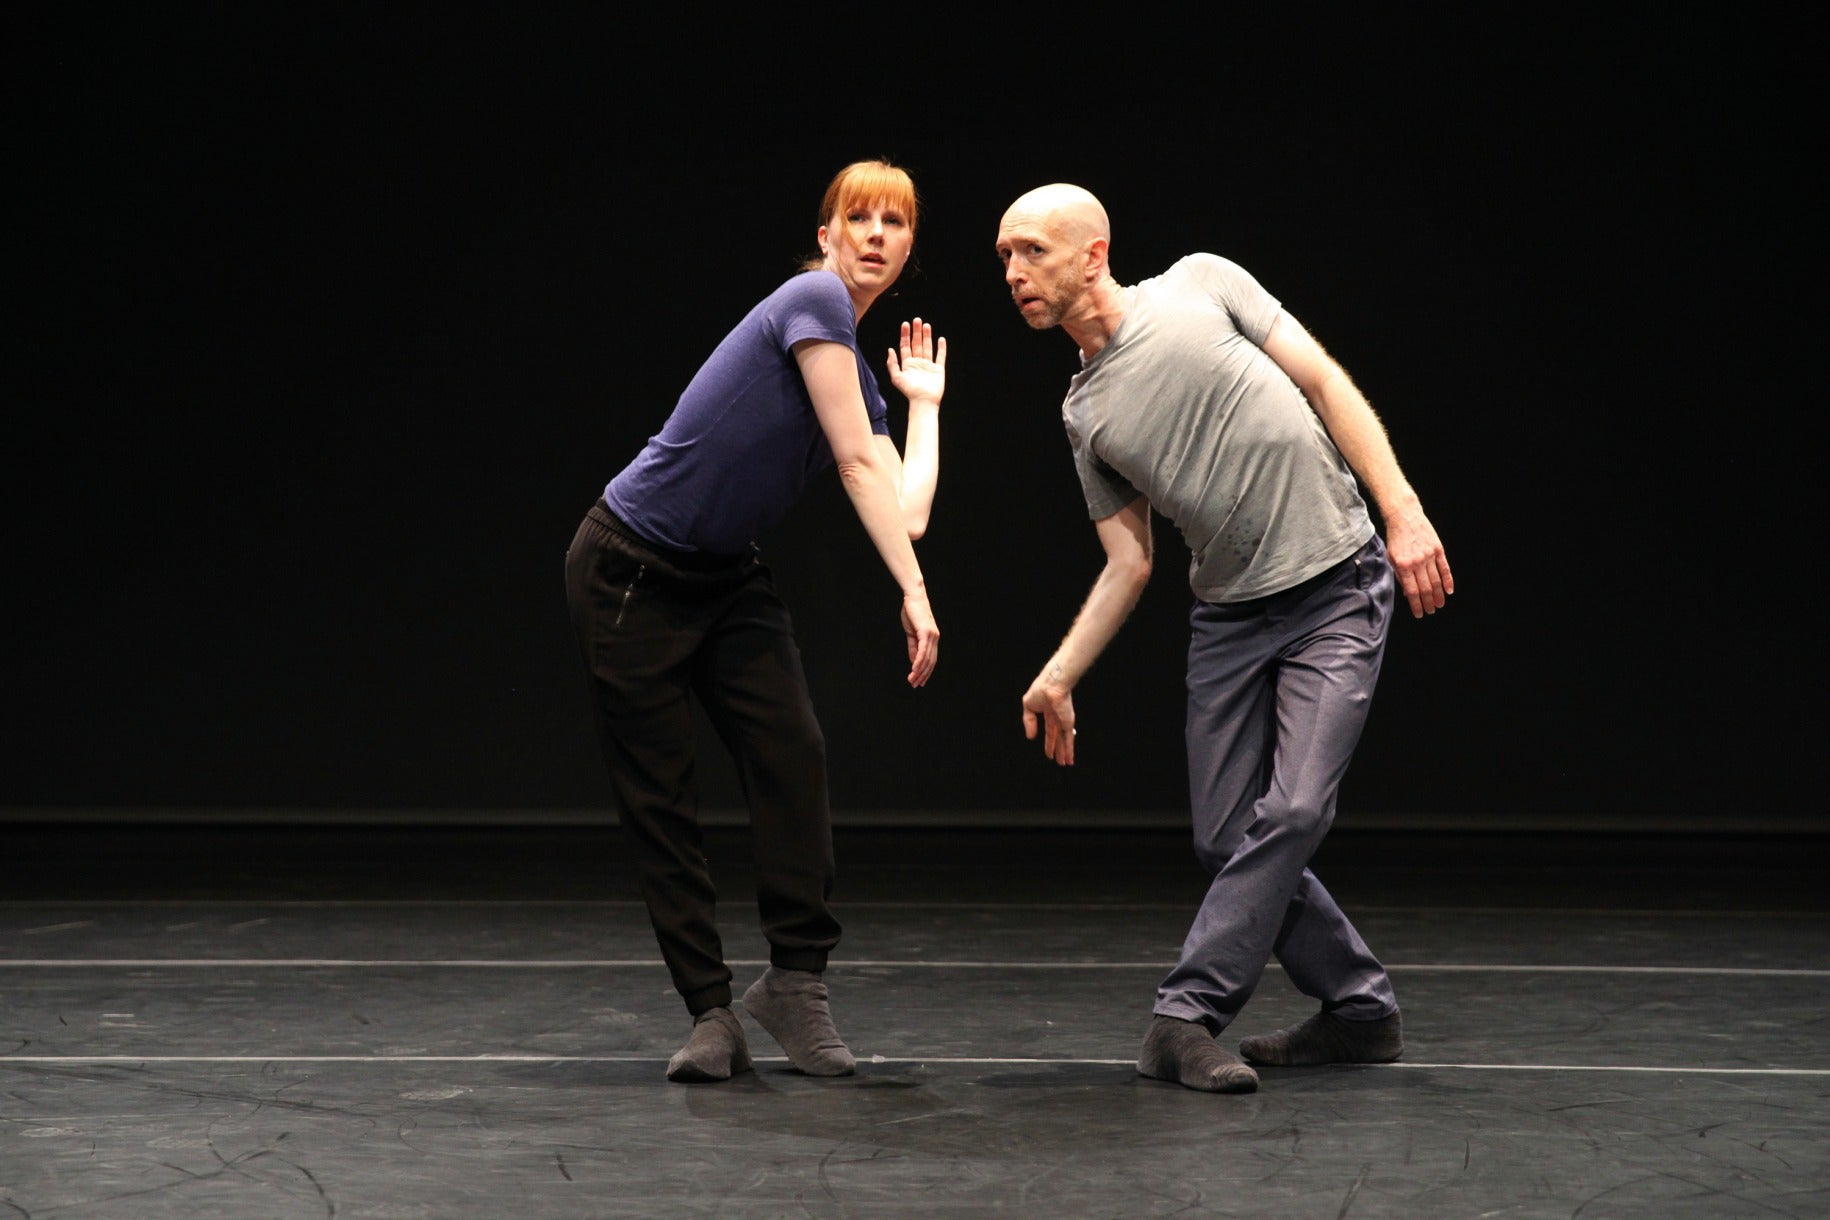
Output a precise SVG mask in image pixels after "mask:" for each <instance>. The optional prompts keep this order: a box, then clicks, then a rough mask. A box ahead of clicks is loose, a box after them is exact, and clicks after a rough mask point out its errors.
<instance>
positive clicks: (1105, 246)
mask: <svg viewBox="0 0 1830 1220" xmlns="http://www.w3.org/2000/svg"><path fill="white" fill-rule="evenodd" d="M1111 248H1112V242H1111V239H1110V238H1105V237H1095V238H1093V239H1092V240H1090V241H1088V242H1087V279H1088V280H1089V281H1098V280H1099V279H1100V278H1102V277H1103V276H1104V275H1105V274H1106V254H1107V253H1108V252H1109V251H1110V250H1111Z"/></svg>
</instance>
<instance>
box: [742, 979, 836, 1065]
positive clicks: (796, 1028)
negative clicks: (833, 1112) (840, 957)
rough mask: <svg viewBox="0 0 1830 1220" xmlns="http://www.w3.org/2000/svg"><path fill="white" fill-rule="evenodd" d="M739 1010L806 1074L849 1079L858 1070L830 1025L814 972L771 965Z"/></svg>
mask: <svg viewBox="0 0 1830 1220" xmlns="http://www.w3.org/2000/svg"><path fill="white" fill-rule="evenodd" d="M743 1010H744V1011H745V1012H747V1013H749V1014H750V1015H751V1016H752V1017H754V1018H755V1019H756V1023H757V1024H758V1025H760V1026H762V1027H763V1028H764V1029H766V1030H768V1031H769V1036H770V1037H771V1038H774V1039H775V1040H776V1041H777V1042H779V1043H781V1044H782V1049H783V1050H785V1051H787V1052H788V1059H789V1061H790V1062H792V1063H793V1064H794V1066H795V1067H797V1068H799V1069H800V1070H801V1071H803V1072H805V1073H807V1074H808V1075H809V1076H849V1075H851V1074H852V1073H853V1072H854V1071H856V1070H857V1066H858V1065H857V1061H856V1060H854V1059H853V1058H852V1055H851V1052H850V1051H849V1050H847V1049H845V1043H844V1041H842V1040H841V1039H840V1037H839V1031H838V1030H837V1029H836V1028H834V1026H833V1023H832V1008H831V1006H830V1004H829V1003H828V1002H827V997H826V983H825V981H824V980H823V979H822V978H821V977H820V976H819V974H818V973H816V972H814V971H812V970H783V969H781V968H780V967H779V966H770V967H769V968H768V969H767V970H765V971H763V974H762V977H761V978H759V979H757V980H756V981H755V982H754V983H751V984H750V989H749V990H748V991H746V992H744V993H743Z"/></svg>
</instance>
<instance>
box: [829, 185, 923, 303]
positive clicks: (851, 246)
mask: <svg viewBox="0 0 1830 1220" xmlns="http://www.w3.org/2000/svg"><path fill="white" fill-rule="evenodd" d="M914 248H915V233H914V231H913V230H912V229H910V228H909V223H908V217H906V216H904V215H903V214H902V213H901V212H900V211H899V210H897V209H896V208H893V207H890V206H888V205H886V204H884V203H881V202H879V203H874V204H871V205H870V206H868V207H867V206H865V205H863V204H855V205H853V206H852V207H851V208H850V209H849V210H848V211H846V212H845V213H844V214H842V215H841V214H839V213H834V214H833V216H832V218H831V219H829V220H828V221H827V222H826V223H825V224H823V225H821V226H820V250H821V251H822V252H823V253H824V254H825V255H826V270H828V271H831V272H833V273H835V274H836V275H837V276H838V277H839V278H840V279H841V280H843V281H845V287H846V289H847V290H848V291H850V293H851V295H852V301H853V303H854V304H856V305H857V307H858V312H859V313H863V312H864V308H865V306H867V305H869V304H870V303H871V302H872V301H874V300H876V298H877V295H878V294H879V293H881V292H882V291H883V290H884V289H885V288H888V287H889V286H890V285H891V284H894V283H895V282H896V277H897V276H899V275H901V274H902V269H903V267H904V266H905V265H907V263H908V261H909V252H910V251H911V250H913V249H914Z"/></svg>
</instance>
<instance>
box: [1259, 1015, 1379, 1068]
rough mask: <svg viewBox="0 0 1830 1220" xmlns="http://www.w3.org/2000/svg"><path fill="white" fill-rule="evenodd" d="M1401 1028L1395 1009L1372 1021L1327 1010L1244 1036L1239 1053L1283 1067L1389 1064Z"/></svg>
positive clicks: (1260, 1061)
mask: <svg viewBox="0 0 1830 1220" xmlns="http://www.w3.org/2000/svg"><path fill="white" fill-rule="evenodd" d="M1403 1027H1404V1022H1403V1020H1402V1019H1401V1018H1400V1017H1399V1015H1398V1013H1396V1012H1393V1013H1392V1015H1391V1016H1389V1017H1380V1018H1379V1019H1377V1020H1374V1021H1349V1020H1348V1019H1347V1018H1345V1017H1337V1016H1335V1015H1334V1014H1333V1013H1331V1012H1318V1013H1316V1014H1315V1015H1314V1016H1313V1017H1310V1018H1309V1019H1308V1020H1307V1021H1304V1022H1302V1023H1300V1024H1298V1025H1292V1026H1291V1027H1290V1028H1289V1029H1280V1030H1278V1031H1277V1032H1276V1033H1274V1034H1261V1035H1260V1036H1258V1037H1256V1038H1247V1039H1245V1040H1244V1041H1242V1042H1241V1043H1240V1044H1239V1053H1240V1054H1242V1055H1244V1056H1245V1057H1246V1058H1247V1059H1250V1060H1251V1061H1252V1062H1253V1063H1272V1064H1277V1065H1279V1066H1284V1067H1297V1066H1307V1065H1309V1064H1316V1063H1390V1062H1392V1061H1393V1060H1394V1059H1396V1058H1398V1056H1399V1055H1401V1054H1403V1053H1404V1028H1403Z"/></svg>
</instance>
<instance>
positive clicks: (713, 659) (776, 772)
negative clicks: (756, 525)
mask: <svg viewBox="0 0 1830 1220" xmlns="http://www.w3.org/2000/svg"><path fill="white" fill-rule="evenodd" d="M694 689H695V690H696V691H697V693H698V695H699V698H700V702H701V703H702V704H703V705H704V706H705V708H706V710H707V712H708V713H709V715H710V716H711V719H712V723H713V724H714V725H715V726H716V727H717V730H718V733H719V736H720V738H721V739H722V740H723V741H724V743H725V744H726V746H728V747H729V748H730V751H731V754H732V756H733V758H734V759H735V760H736V763H737V771H738V777H739V779H740V781H741V783H742V785H743V792H744V799H745V801H746V803H747V804H748V806H749V810H750V824H751V842H752V853H753V856H754V859H755V861H756V886H757V906H758V908H759V911H760V914H761V920H762V929H763V935H764V936H765V937H766V938H767V939H768V941H769V961H770V966H769V969H768V970H767V971H766V972H765V973H764V974H763V976H762V977H761V978H759V979H757V980H756V982H755V983H754V984H753V985H752V986H751V987H750V989H749V990H748V991H746V992H745V993H744V1010H745V1011H746V1012H748V1013H749V1014H750V1015H751V1016H752V1017H754V1018H755V1019H756V1021H757V1023H758V1024H760V1025H761V1026H762V1027H763V1028H764V1029H766V1030H768V1031H769V1034H770V1036H772V1037H773V1038H775V1040H776V1041H777V1042H779V1043H781V1045H782V1049H783V1050H785V1051H787V1052H788V1057H789V1059H790V1060H792V1061H793V1063H794V1065H795V1066H796V1067H797V1068H799V1069H800V1070H801V1071H803V1072H807V1073H808V1074H810V1075H816V1076H842V1075H848V1074H849V1073H851V1071H852V1070H853V1069H854V1066H855V1065H854V1060H853V1058H852V1055H851V1052H850V1051H849V1050H847V1049H846V1046H845V1043H844V1041H843V1040H842V1039H840V1037H839V1034H838V1030H837V1029H836V1028H835V1027H834V1025H833V1021H832V1014H831V1009H830V1004H829V1000H828V996H827V990H826V983H825V980H824V978H823V977H822V975H823V973H824V971H825V969H826V959H827V955H828V954H829V953H830V952H831V950H832V948H833V946H834V945H836V944H837V943H838V941H839V922H838V920H837V919H836V918H834V917H833V914H832V912H831V910H830V909H829V907H828V905H827V903H828V900H829V898H830V897H831V894H832V884H833V872H834V868H833V850H832V815H831V811H830V808H829V805H828V798H827V786H826V739H825V735H824V734H823V733H822V732H821V730H820V726H819V722H818V720H817V718H816V717H815V715H814V711H813V704H812V700H811V698H810V696H809V694H808V691H807V679H806V676H805V673H804V672H803V670H802V667H801V654H800V649H799V647H798V646H797V645H796V644H795V641H794V628H793V624H792V622H791V621H790V619H789V616H788V611H787V607H785V606H784V605H783V604H782V603H781V600H780V598H779V597H777V596H776V594H775V590H774V587H773V585H772V583H771V582H770V580H769V574H768V570H767V569H766V568H763V567H762V566H761V565H760V564H758V565H756V568H755V570H754V571H753V572H752V574H751V576H750V578H749V579H748V580H747V581H746V582H745V583H744V584H743V586H742V587H741V588H739V589H737V590H735V591H734V592H733V593H732V594H731V596H730V597H729V599H728V600H727V602H726V604H725V607H724V609H723V611H722V612H721V614H720V618H719V623H718V626H717V627H716V628H715V629H714V630H713V632H712V633H711V635H710V636H709V637H708V639H707V641H706V646H705V648H704V650H703V651H702V653H701V655H700V659H699V664H698V666H697V669H696V672H695V675H694Z"/></svg>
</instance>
